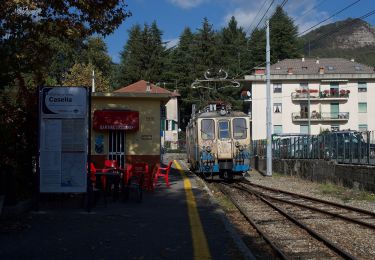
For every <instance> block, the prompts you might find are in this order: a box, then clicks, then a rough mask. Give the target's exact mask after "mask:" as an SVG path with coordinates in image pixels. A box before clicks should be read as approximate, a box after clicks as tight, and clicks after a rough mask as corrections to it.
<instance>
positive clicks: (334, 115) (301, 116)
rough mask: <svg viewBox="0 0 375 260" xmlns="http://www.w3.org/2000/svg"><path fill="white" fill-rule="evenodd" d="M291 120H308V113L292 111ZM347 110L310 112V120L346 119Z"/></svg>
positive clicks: (347, 118)
mask: <svg viewBox="0 0 375 260" xmlns="http://www.w3.org/2000/svg"><path fill="white" fill-rule="evenodd" d="M292 120H293V121H294V122H304V121H308V120H309V119H308V114H307V113H303V112H297V113H292ZM348 120H349V112H322V113H319V112H314V111H313V112H312V113H311V115H310V121H344V122H345V121H348Z"/></svg>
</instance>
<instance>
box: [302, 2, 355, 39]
mask: <svg viewBox="0 0 375 260" xmlns="http://www.w3.org/2000/svg"><path fill="white" fill-rule="evenodd" d="M360 1H361V0H357V1H355V2H353V3H351V4H350V5H348V6H346V7H344V8H343V9H341V10H339V11H337V12H336V13H334V14H332V15H331V16H330V17H328V18H326V19H324V20H322V21H320V22H319V23H317V24H315V25H313V26H311V27H310V28H308V29H306V30H304V31H303V32H300V33H299V34H298V36H301V35H303V34H304V33H305V32H308V31H310V30H311V29H313V28H315V27H317V26H318V25H320V24H322V23H324V22H325V21H328V20H329V19H331V18H332V17H334V16H336V15H338V14H340V13H342V12H344V11H345V10H347V9H349V8H350V7H352V6H353V5H355V4H357V3H358V2H360Z"/></svg>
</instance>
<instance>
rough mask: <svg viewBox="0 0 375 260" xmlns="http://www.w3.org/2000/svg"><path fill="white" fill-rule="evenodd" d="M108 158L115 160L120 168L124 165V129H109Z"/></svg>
mask: <svg viewBox="0 0 375 260" xmlns="http://www.w3.org/2000/svg"><path fill="white" fill-rule="evenodd" d="M108 144H109V145H108V146H109V150H108V159H109V160H116V161H117V163H118V165H119V166H120V167H121V168H124V165H125V131H122V130H111V131H109V140H108Z"/></svg>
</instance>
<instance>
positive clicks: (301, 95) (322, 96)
mask: <svg viewBox="0 0 375 260" xmlns="http://www.w3.org/2000/svg"><path fill="white" fill-rule="evenodd" d="M309 92H310V101H325V100H327V101H340V100H345V101H346V100H348V98H349V94H350V90H345V89H341V90H340V91H336V90H329V89H326V90H324V91H320V92H319V90H317V89H309V90H307V89H297V91H296V92H292V101H307V100H308V99H309Z"/></svg>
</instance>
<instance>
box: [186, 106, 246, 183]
mask: <svg viewBox="0 0 375 260" xmlns="http://www.w3.org/2000/svg"><path fill="white" fill-rule="evenodd" d="M250 145H251V136H250V117H249V116H248V115H246V114H245V113H243V112H239V111H230V110H228V109H226V108H225V107H223V108H221V109H220V110H218V111H206V112H202V113H195V114H193V115H192V118H191V119H190V121H189V124H188V126H187V128H186V150H187V157H188V162H189V163H190V165H191V168H192V170H193V171H195V172H196V173H198V174H200V175H201V176H203V177H204V178H214V177H215V176H219V177H220V178H223V179H232V178H234V177H235V176H243V175H244V174H245V173H246V172H247V171H249V170H251V166H250V148H251V147H250Z"/></svg>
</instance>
